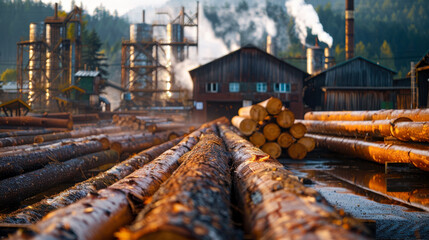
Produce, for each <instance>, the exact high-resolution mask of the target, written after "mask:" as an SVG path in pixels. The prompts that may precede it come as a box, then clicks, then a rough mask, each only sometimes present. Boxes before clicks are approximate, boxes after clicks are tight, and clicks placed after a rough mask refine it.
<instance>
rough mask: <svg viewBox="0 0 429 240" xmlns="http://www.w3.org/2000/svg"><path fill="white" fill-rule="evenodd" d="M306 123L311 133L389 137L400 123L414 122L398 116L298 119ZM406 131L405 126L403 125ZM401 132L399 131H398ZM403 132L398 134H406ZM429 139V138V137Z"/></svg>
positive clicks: (406, 124)
mask: <svg viewBox="0 0 429 240" xmlns="http://www.w3.org/2000/svg"><path fill="white" fill-rule="evenodd" d="M297 122H299V123H302V124H304V125H305V126H306V127H307V131H308V132H309V133H320V134H326V135H336V136H349V137H379V138H382V137H389V136H393V132H394V129H395V128H396V125H397V124H399V123H403V124H402V125H400V126H408V125H409V124H412V122H411V119H409V118H404V117H402V118H397V119H391V120H375V121H316V120H297ZM401 129H402V131H404V127H401ZM398 133H399V132H398ZM401 133H402V134H398V135H404V136H406V134H403V132H401ZM428 139H429V138H428Z"/></svg>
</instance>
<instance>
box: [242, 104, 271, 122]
mask: <svg viewBox="0 0 429 240" xmlns="http://www.w3.org/2000/svg"><path fill="white" fill-rule="evenodd" d="M267 114H268V113H267V110H265V108H264V107H262V106H261V105H251V106H247V107H242V108H240V109H238V116H240V117H244V118H249V119H252V120H253V121H256V122H259V121H263V120H264V119H265V117H266V116H267Z"/></svg>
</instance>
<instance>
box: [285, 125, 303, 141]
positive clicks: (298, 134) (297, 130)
mask: <svg viewBox="0 0 429 240" xmlns="http://www.w3.org/2000/svg"><path fill="white" fill-rule="evenodd" d="M289 133H290V134H291V135H292V136H293V137H294V138H296V139H298V138H302V137H304V134H306V133H307V128H306V127H305V125H304V124H302V123H295V124H293V125H292V127H291V128H290V129H289Z"/></svg>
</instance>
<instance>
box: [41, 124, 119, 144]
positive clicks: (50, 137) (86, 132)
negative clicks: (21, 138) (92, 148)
mask: <svg viewBox="0 0 429 240" xmlns="http://www.w3.org/2000/svg"><path fill="white" fill-rule="evenodd" d="M120 131H122V128H121V127H104V128H88V129H81V130H74V131H70V132H64V133H52V134H45V135H40V136H36V137H35V138H34V142H35V143H43V142H50V141H55V140H60V139H65V138H81V137H85V136H91V135H99V134H106V133H115V132H120Z"/></svg>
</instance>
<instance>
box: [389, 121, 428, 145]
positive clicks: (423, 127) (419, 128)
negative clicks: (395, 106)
mask: <svg viewBox="0 0 429 240" xmlns="http://www.w3.org/2000/svg"><path fill="white" fill-rule="evenodd" d="M392 136H394V137H395V138H397V139H399V140H402V141H414V142H429V122H398V123H395V125H394V126H393V128H392Z"/></svg>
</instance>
